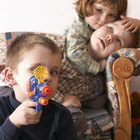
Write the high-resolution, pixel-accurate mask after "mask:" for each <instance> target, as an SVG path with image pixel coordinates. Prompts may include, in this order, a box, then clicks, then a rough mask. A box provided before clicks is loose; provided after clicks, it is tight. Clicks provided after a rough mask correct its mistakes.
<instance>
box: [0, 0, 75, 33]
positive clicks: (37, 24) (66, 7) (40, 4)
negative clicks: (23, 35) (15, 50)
mask: <svg viewBox="0 0 140 140" xmlns="http://www.w3.org/2000/svg"><path fill="white" fill-rule="evenodd" d="M0 2H1V3H0V18H1V19H0V32H3V31H4V32H5V31H21V30H22V31H23V30H24V31H47V32H51V33H62V31H63V28H64V26H66V25H67V24H68V23H70V22H71V20H72V19H73V17H74V14H75V11H74V8H73V4H72V3H73V0H0Z"/></svg>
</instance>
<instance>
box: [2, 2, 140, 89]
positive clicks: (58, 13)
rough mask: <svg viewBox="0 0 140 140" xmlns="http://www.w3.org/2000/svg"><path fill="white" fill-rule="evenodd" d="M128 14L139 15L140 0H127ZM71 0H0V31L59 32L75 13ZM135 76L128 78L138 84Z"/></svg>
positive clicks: (134, 84)
mask: <svg viewBox="0 0 140 140" xmlns="http://www.w3.org/2000/svg"><path fill="white" fill-rule="evenodd" d="M128 1H129V7H128V15H129V16H132V17H135V18H138V19H140V0H128ZM73 2H74V0H0V32H6V31H40V32H41V31H42V32H50V33H58V34H62V33H63V29H64V27H65V26H66V25H68V24H69V23H70V22H72V20H73V18H74V16H75V10H74V6H73ZM138 81H140V78H139V79H135V80H133V82H132V87H133V89H132V90H135V88H138V89H139V91H140V86H139V85H138V83H139V82H138Z"/></svg>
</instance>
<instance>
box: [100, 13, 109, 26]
mask: <svg viewBox="0 0 140 140" xmlns="http://www.w3.org/2000/svg"><path fill="white" fill-rule="evenodd" d="M106 20H107V17H106V15H105V14H102V15H101V16H100V21H99V22H100V24H102V25H104V24H105V23H106Z"/></svg>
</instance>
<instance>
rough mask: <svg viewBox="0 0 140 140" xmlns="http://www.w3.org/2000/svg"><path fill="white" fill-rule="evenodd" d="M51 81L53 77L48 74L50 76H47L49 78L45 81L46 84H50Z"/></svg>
mask: <svg viewBox="0 0 140 140" xmlns="http://www.w3.org/2000/svg"><path fill="white" fill-rule="evenodd" d="M51 79H52V76H51V74H50V73H48V76H47V78H46V79H45V82H46V83H47V84H50V82H51Z"/></svg>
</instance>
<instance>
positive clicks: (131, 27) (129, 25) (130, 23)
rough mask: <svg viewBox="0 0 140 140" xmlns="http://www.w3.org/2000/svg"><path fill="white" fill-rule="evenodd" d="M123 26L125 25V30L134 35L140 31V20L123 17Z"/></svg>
mask: <svg viewBox="0 0 140 140" xmlns="http://www.w3.org/2000/svg"><path fill="white" fill-rule="evenodd" d="M121 19H122V20H123V21H122V24H123V25H124V29H125V30H127V31H131V32H132V33H134V32H136V31H138V30H140V20H139V19H135V18H131V17H126V16H123V15H122V16H121Z"/></svg>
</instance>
